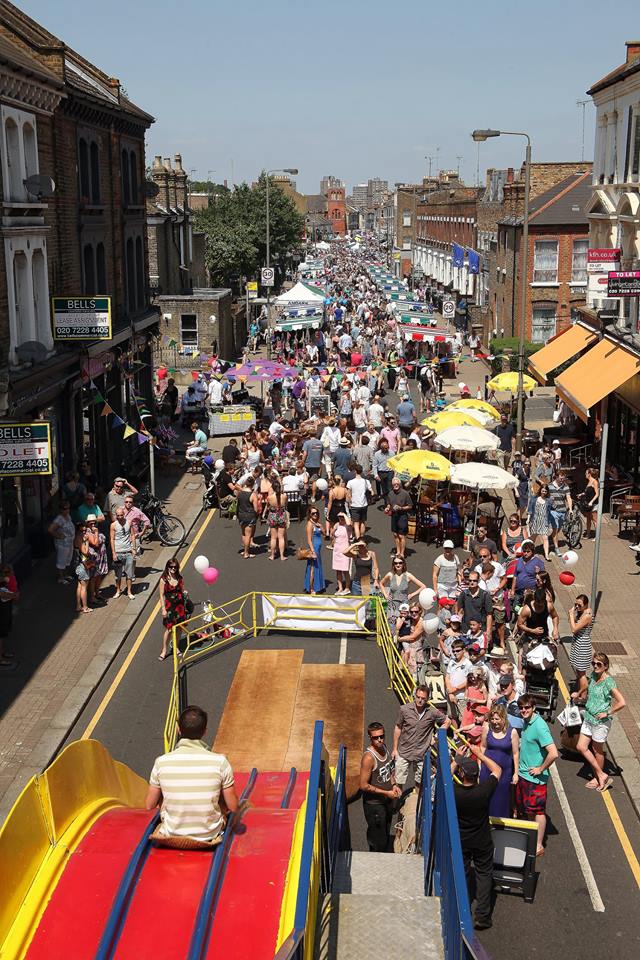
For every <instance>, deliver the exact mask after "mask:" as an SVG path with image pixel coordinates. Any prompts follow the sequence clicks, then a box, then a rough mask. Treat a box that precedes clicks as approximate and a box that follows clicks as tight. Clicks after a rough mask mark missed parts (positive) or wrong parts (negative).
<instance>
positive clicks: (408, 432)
mask: <svg viewBox="0 0 640 960" xmlns="http://www.w3.org/2000/svg"><path fill="white" fill-rule="evenodd" d="M398 426H399V427H400V434H401V436H403V437H410V436H411V433H412V432H413V424H412V423H410V424H409V425H408V426H406V427H405V426H404V425H403V424H402V423H400V424H398Z"/></svg>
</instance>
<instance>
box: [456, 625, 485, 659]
mask: <svg viewBox="0 0 640 960" xmlns="http://www.w3.org/2000/svg"><path fill="white" fill-rule="evenodd" d="M452 619H453V618H452ZM469 653H482V647H481V646H480V644H479V643H472V644H471V646H470V647H469Z"/></svg>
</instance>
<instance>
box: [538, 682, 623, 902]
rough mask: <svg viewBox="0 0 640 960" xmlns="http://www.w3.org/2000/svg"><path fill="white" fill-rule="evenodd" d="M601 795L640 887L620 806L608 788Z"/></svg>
mask: <svg viewBox="0 0 640 960" xmlns="http://www.w3.org/2000/svg"><path fill="white" fill-rule="evenodd" d="M556 676H557V678H558V686H559V687H560V691H561V693H562V696H563V697H564V699H565V702H567V703H568V702H569V688H568V687H567V685H566V683H565V682H564V677H563V676H562V674H561V673H560V670H557V671H556ZM552 769H553V768H552ZM594 792H596V791H594ZM600 796H601V797H602V799H603V800H604V805H605V808H606V811H607V813H608V814H609V816H610V818H611V822H612V824H613V829H614V830H615V832H616V834H617V836H618V840H619V841H620V846H621V847H622V850H623V852H624V855H625V857H626V858H627V863H628V864H629V869H630V870H631V873H632V874H633V879H634V880H635V881H636V885H637V887H638V888H640V863H639V862H638V858H637V857H636V854H635V851H634V849H633V847H632V846H631V841H630V840H629V835H628V833H627V831H626V830H625V828H624V824H623V823H622V820H621V819H620V814H619V813H618V808H617V807H616V804H615V800H614V799H613V797H612V796H611V793H610V792H609V791H608V790H605V792H604V793H602V794H600Z"/></svg>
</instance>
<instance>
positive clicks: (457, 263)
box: [451, 243, 464, 267]
mask: <svg viewBox="0 0 640 960" xmlns="http://www.w3.org/2000/svg"><path fill="white" fill-rule="evenodd" d="M451 246H452V247H453V265H454V267H464V249H463V248H462V247H459V246H458V244H457V243H453V244H451Z"/></svg>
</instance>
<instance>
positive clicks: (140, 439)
mask: <svg viewBox="0 0 640 960" xmlns="http://www.w3.org/2000/svg"><path fill="white" fill-rule="evenodd" d="M148 442H149V437H145V435H144V433H139V434H138V443H148Z"/></svg>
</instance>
